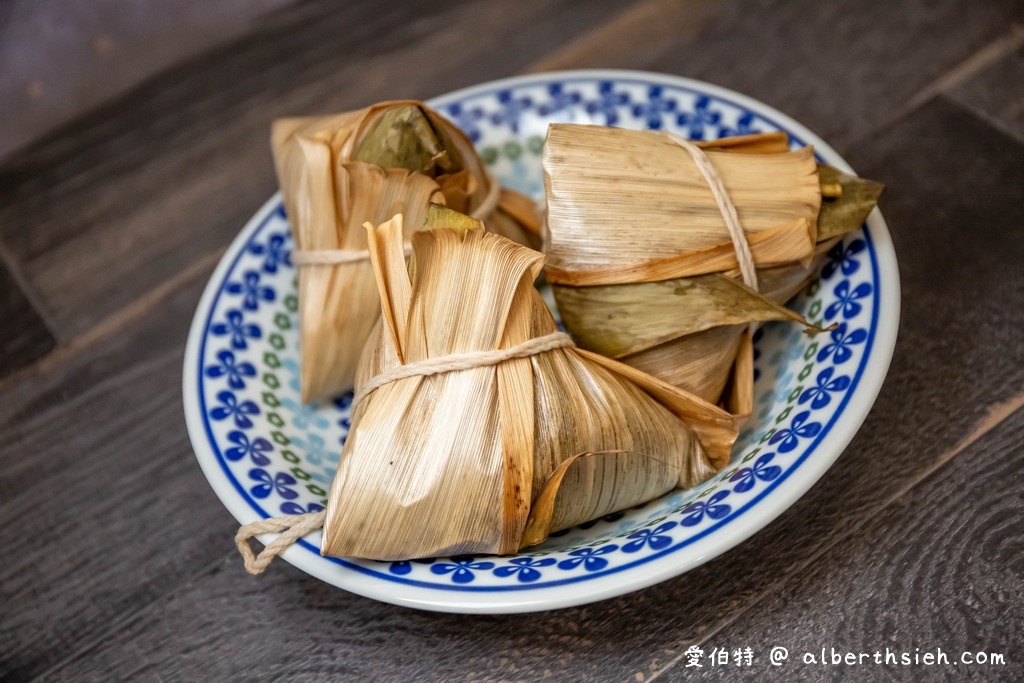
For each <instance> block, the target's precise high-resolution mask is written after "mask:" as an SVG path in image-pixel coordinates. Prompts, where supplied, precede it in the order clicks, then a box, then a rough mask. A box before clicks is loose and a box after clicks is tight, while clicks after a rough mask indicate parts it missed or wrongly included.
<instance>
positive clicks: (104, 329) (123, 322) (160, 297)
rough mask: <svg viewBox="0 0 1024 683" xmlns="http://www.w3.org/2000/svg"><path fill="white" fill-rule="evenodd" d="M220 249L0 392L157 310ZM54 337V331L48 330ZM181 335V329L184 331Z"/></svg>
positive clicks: (211, 263) (4, 382) (206, 268)
mask: <svg viewBox="0 0 1024 683" xmlns="http://www.w3.org/2000/svg"><path fill="white" fill-rule="evenodd" d="M223 253H224V249H223V248H218V249H215V250H213V251H211V252H209V253H207V254H205V255H204V256H202V257H200V258H198V259H196V261H194V262H193V263H192V264H191V265H189V266H188V267H186V268H184V269H182V270H181V271H179V272H178V273H177V274H175V275H174V276H173V277H171V278H168V279H167V280H164V281H163V282H162V283H160V284H159V285H156V286H155V287H153V288H152V289H150V290H148V291H146V292H145V293H143V294H142V295H140V296H139V297H138V298H137V299H135V300H134V301H133V302H132V303H130V304H128V305H127V306H124V307H123V308H121V309H120V310H118V311H117V312H115V313H112V314H110V315H109V316H107V317H106V318H104V319H103V320H101V321H100V322H98V323H97V324H96V325H94V326H93V327H91V328H89V329H88V330H86V331H85V332H84V333H83V334H82V335H81V336H79V337H78V338H75V339H72V340H71V341H70V342H68V343H66V344H61V345H59V346H58V347H56V348H55V349H54V350H53V351H51V352H50V353H49V354H47V355H45V356H43V357H41V358H39V359H38V360H36V361H34V362H32V363H29V364H28V365H26V366H24V367H22V368H19V369H18V370H16V371H15V372H13V373H11V374H10V375H8V376H7V377H4V378H3V379H0V392H3V391H4V389H5V388H6V387H7V386H8V385H9V384H13V383H14V382H15V381H21V380H22V379H24V378H25V376H28V375H31V374H33V373H42V372H47V371H49V370H52V369H54V367H55V366H58V365H60V364H61V363H63V362H65V361H67V360H69V359H71V358H73V357H74V356H76V355H78V354H80V353H82V352H83V351H86V350H88V349H89V348H90V347H92V346H94V345H96V344H99V343H101V342H102V341H104V340H105V339H108V338H110V337H112V336H114V335H115V334H117V333H118V332H120V331H121V330H123V329H124V328H125V327H127V326H129V325H130V324H131V323H132V322H134V321H136V320H138V319H140V318H142V317H143V316H144V315H146V314H147V313H152V312H153V311H154V310H156V309H157V308H158V307H159V305H160V303H161V302H162V301H164V300H165V299H168V298H170V297H171V296H172V295H173V294H174V293H175V292H177V290H178V289H179V288H180V287H183V286H184V285H185V284H187V283H189V282H192V281H193V280H194V279H196V278H197V277H203V276H204V275H205V276H206V277H208V274H209V273H210V272H211V271H212V270H213V268H214V267H215V266H216V265H217V262H218V261H219V260H220V257H221V255H222V254H223ZM50 332H51V334H53V330H52V329H51V330H50ZM183 332H184V330H183ZM55 336H56V335H55Z"/></svg>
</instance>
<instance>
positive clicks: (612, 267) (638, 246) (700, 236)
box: [543, 124, 882, 416]
mask: <svg viewBox="0 0 1024 683" xmlns="http://www.w3.org/2000/svg"><path fill="white" fill-rule="evenodd" d="M695 148H696V149H695ZM698 160H699V161H700V163H698ZM543 164H544V178H545V189H546V194H547V210H548V215H547V231H548V234H547V235H546V245H545V248H546V252H547V254H548V257H549V259H550V261H549V265H548V268H547V270H546V276H547V279H548V281H549V282H550V283H552V286H553V290H554V296H555V301H556V302H557V305H558V310H559V312H560V314H561V316H562V320H563V323H564V324H565V326H566V329H568V330H569V331H570V332H571V333H572V335H573V336H574V338H575V339H576V341H577V342H578V343H579V344H580V346H582V347H583V348H587V349H590V350H593V351H596V352H598V353H601V354H603V355H606V356H608V357H611V358H616V359H618V360H621V361H622V362H623V363H626V364H628V365H630V366H632V367H635V368H637V369H640V370H643V371H644V372H647V373H650V374H652V375H655V376H657V377H659V378H660V379H662V380H664V381H666V382H669V383H670V384H672V385H675V386H678V387H681V388H683V389H686V390H688V391H691V392H693V393H695V394H696V395H698V396H700V397H702V398H704V399H705V400H708V401H713V402H721V403H722V404H724V405H725V406H727V407H728V408H729V410H730V411H731V412H732V413H734V414H735V415H738V416H741V415H746V414H748V413H749V412H750V408H751V403H752V400H753V345H752V341H751V336H750V329H751V324H756V323H761V322H766V321H770V320H793V321H796V322H801V323H804V324H808V325H809V323H807V321H806V320H804V319H803V318H802V317H801V316H799V315H798V314H796V313H794V312H793V311H791V310H789V309H787V308H785V307H784V306H782V304H783V303H784V302H785V301H787V300H788V299H789V298H791V297H792V296H793V295H794V294H796V293H797V292H798V291H800V289H802V288H803V287H804V286H805V285H806V284H807V283H808V282H809V280H810V278H811V277H813V274H814V273H815V272H816V271H817V267H818V266H819V265H820V263H821V259H822V258H823V257H824V254H825V252H827V250H828V249H829V248H831V247H832V246H833V245H834V244H835V243H836V241H838V239H840V237H841V236H842V234H844V233H845V232H849V231H851V230H855V229H857V228H859V227H860V226H861V224H862V223H863V221H864V220H865V219H866V217H867V214H868V213H869V212H870V211H871V209H872V208H873V207H874V206H875V203H876V202H877V199H878V196H879V195H880V193H881V190H882V186H881V185H880V184H878V183H874V182H872V181H869V180H863V179H860V178H856V177H853V176H850V175H847V174H843V173H841V172H839V171H837V170H835V169H832V168H830V167H827V166H822V165H819V164H817V163H816V162H815V159H814V150H813V149H812V148H811V147H804V148H802V149H798V150H794V151H790V150H789V143H788V138H787V136H786V135H785V133H766V134H757V135H748V136H739V137H735V138H725V139H722V140H715V141H709V142H700V143H696V144H695V145H693V144H691V143H688V142H686V141H683V140H680V139H679V138H675V137H674V136H669V135H666V134H664V133H660V132H653V131H630V130H623V129H617V128H608V127H603V126H588V125H578V124H553V125H552V126H551V127H550V128H549V130H548V136H547V140H546V141H545V145H544V160H543ZM709 174H710V175H711V180H710V181H709ZM711 181H716V182H720V183H721V186H722V189H723V190H724V196H720V195H718V194H716V193H715V192H714V191H713V190H712V187H711ZM723 202H724V203H725V206H723ZM728 204H732V206H733V208H734V210H735V220H736V224H737V226H738V229H739V230H741V232H742V239H743V241H744V242H745V243H746V244H745V247H746V249H748V250H749V251H748V253H749V256H750V258H751V261H752V264H751V265H752V267H751V268H750V271H749V273H743V280H744V281H740V276H741V263H740V261H739V254H740V252H741V250H740V249H739V248H738V246H737V243H736V240H734V239H733V235H732V234H731V231H730V230H729V229H727V228H728V225H727V220H726V214H727V213H728V211H729V208H728Z"/></svg>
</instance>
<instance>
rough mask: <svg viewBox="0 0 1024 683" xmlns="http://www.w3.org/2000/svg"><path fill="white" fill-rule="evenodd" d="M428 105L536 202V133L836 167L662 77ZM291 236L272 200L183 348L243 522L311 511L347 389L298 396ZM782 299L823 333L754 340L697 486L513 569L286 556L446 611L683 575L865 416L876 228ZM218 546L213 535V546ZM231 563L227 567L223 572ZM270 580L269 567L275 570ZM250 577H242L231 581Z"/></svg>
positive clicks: (777, 504)
mask: <svg viewBox="0 0 1024 683" xmlns="http://www.w3.org/2000/svg"><path fill="white" fill-rule="evenodd" d="M429 104H431V105H432V106H434V107H435V108H437V109H439V110H440V111H441V112H442V113H444V114H445V115H447V116H449V117H450V118H451V119H452V120H453V121H455V122H456V123H458V124H459V125H460V126H461V127H462V128H463V129H464V130H465V131H466V132H467V134H469V135H470V137H471V138H472V139H473V141H474V142H475V143H476V144H477V146H478V149H479V150H480V153H481V155H482V156H483V158H484V160H485V161H486V162H487V163H488V164H489V165H490V167H491V170H492V171H493V172H494V173H495V174H496V175H497V177H498V178H499V179H500V180H501V182H502V183H503V184H505V185H508V186H510V187H513V188H516V189H519V190H522V191H524V192H528V193H530V194H533V195H535V196H537V197H539V196H541V194H542V175H541V166H540V151H541V147H542V145H543V140H544V135H545V132H546V129H547V125H548V124H549V123H551V122H553V121H578V122H592V123H599V124H605V125H616V126H622V127H626V128H639V129H647V128H662V129H666V130H671V131H674V132H676V133H679V134H681V135H684V136H686V137H690V138H703V139H710V138H717V137H722V136H725V135H736V134H742V133H747V132H755V131H769V130H784V131H786V132H788V133H789V135H790V137H791V139H792V144H793V146H794V147H796V146H801V145H804V144H813V145H814V147H815V150H816V151H817V153H818V155H819V157H820V158H821V160H823V161H825V162H826V163H829V164H832V165H833V166H837V167H839V168H842V169H845V170H850V169H849V166H848V165H847V164H846V163H845V162H844V161H843V160H842V159H841V158H840V157H839V156H838V155H837V154H836V153H835V152H834V151H833V150H832V149H831V148H830V147H829V146H828V145H827V144H825V142H824V141H822V140H821V139H819V138H818V137H817V136H815V135H814V134H813V133H811V132H810V131H809V130H807V129H806V128H804V127H803V126H801V125H800V124H798V123H797V122H796V121H793V120H792V119H790V118H789V117H787V116H785V115H784V114H781V113H779V112H777V111H775V110H774V109H772V108H770V107H768V106H765V105H764V104H761V103H760V102H757V101H755V100H753V99H751V98H749V97H746V96H744V95H740V94H738V93H734V92H731V91H729V90H726V89H724V88H719V87H717V86H713V85H709V84H707V83H701V82H699V81H693V80H689V79H684V78H677V77H673V76H665V75H658V74H650V73H641V72H629V71H570V72H560V73H550V74H538V75H532V76H524V77H520V78H512V79H508V80H503V81H495V82H493V83H485V84H483V85H479V86H476V87H473V88H468V89H466V90H460V91H458V92H455V93H451V94H449V95H444V96H442V97H439V98H436V99H434V100H432V101H431V102H430V103H429ZM290 250H291V238H290V237H289V233H288V223H287V219H286V217H285V214H284V211H283V208H282V205H281V199H280V197H279V196H274V197H272V198H271V199H270V201H268V202H267V203H266V204H265V205H264V206H263V208H262V209H260V210H259V211H258V212H257V214H256V215H255V216H254V217H253V218H252V220H251V221H249V223H248V224H247V225H246V226H245V227H244V228H243V229H242V231H241V233H240V234H239V235H238V237H237V238H236V239H235V240H234V242H233V243H232V244H231V246H230V248H229V249H228V251H227V253H225V255H224V257H223V259H222V260H221V262H220V265H219V266H218V267H217V269H216V271H215V272H214V274H213V276H212V277H211V279H210V282H209V284H208V285H207V287H206V291H205V292H204V294H203V297H202V299H201V301H200V302H199V306H198V309H197V310H196V315H195V319H194V320H193V322H192V329H191V332H190V334H189V339H188V347H187V349H186V353H185V367H184V403H185V416H186V420H187V423H188V429H189V434H190V436H191V438H192V444H193V446H194V447H195V451H196V457H197V458H198V460H199V463H200V465H201V466H202V468H203V472H204V473H205V474H206V477H207V478H208V479H209V481H210V484H211V485H212V486H213V489H214V491H215V492H216V493H217V495H218V496H219V497H220V499H221V500H222V501H223V502H224V504H225V506H227V508H228V510H230V511H231V513H232V514H233V515H234V516H235V518H236V519H237V520H238V521H239V522H240V523H247V522H252V521H255V520H257V519H260V518H263V517H273V516H278V515H281V514H289V513H298V512H307V511H311V510H318V509H320V508H321V507H322V506H324V505H325V504H326V499H325V496H326V495H327V491H328V490H329V488H330V482H331V480H332V478H333V475H334V471H335V468H336V466H337V463H338V456H339V452H340V450H341V446H342V443H343V442H344V438H345V434H346V432H347V428H348V406H349V402H350V401H351V394H348V395H345V396H340V397H338V398H337V399H335V400H334V401H332V402H330V403H325V404H323V405H319V406H316V407H313V408H309V407H304V406H302V405H301V403H300V401H299V393H298V353H297V348H298V335H297V331H296V328H297V314H296V311H297V303H298V302H297V297H296V288H295V271H294V268H293V267H292V265H291V263H290V260H289V253H290ZM831 256H832V258H831V260H830V262H829V263H828V264H826V265H825V267H824V268H823V270H822V273H821V277H820V280H818V281H816V282H814V283H812V284H811V285H810V286H809V287H808V288H807V289H806V291H804V292H803V293H802V294H800V295H799V296H798V297H797V298H796V299H794V300H793V302H791V306H793V307H794V308H796V309H797V310H799V311H801V312H802V313H804V314H805V315H807V316H808V317H809V318H811V319H824V321H825V322H826V323H828V324H831V323H833V322H836V323H838V324H839V327H838V329H836V330H835V331H834V332H832V333H830V334H827V335H821V336H819V337H817V338H815V337H809V336H807V335H804V334H801V331H800V329H799V327H798V326H796V325H786V324H779V323H776V324H771V325H768V326H766V327H765V328H763V329H762V331H761V332H759V334H758V337H757V338H756V347H755V348H756V362H755V368H756V378H757V379H756V381H755V408H754V415H753V418H752V419H751V420H750V423H749V426H748V428H747V429H746V431H744V432H743V434H741V435H740V438H739V440H738V441H737V443H736V446H735V448H734V450H733V456H732V462H731V464H730V466H729V467H728V468H726V470H725V471H724V472H722V473H721V474H719V475H717V476H716V477H714V478H712V479H711V480H709V481H707V482H705V483H704V484H702V485H701V486H698V487H696V488H694V489H691V490H687V491H677V492H674V493H672V494H670V495H667V496H664V497H662V498H660V499H658V500H655V501H652V502H650V503H648V504H646V505H643V506H640V507H638V508H634V509H631V510H628V511H625V512H621V513H616V514H613V515H608V516H607V517H605V518H603V519H601V520H598V521H596V522H592V523H588V524H585V525H583V526H581V527H578V528H575V529H572V530H569V531H565V532H560V533H559V534H556V535H555V536H554V537H552V538H551V539H549V540H548V541H546V542H545V543H544V544H543V545H541V546H538V547H537V548H533V549H531V552H528V553H523V554H521V555H517V556H512V557H487V556H479V557H456V558H438V559H434V560H424V561H414V562H372V561H366V560H350V559H339V558H330V557H322V556H321V555H320V554H319V544H320V534H319V532H317V533H316V534H311V535H310V536H308V537H307V538H306V539H305V540H304V541H301V542H300V543H299V544H297V545H295V546H293V547H292V548H290V549H289V550H288V551H287V552H286V553H285V554H284V555H283V558H284V559H285V560H287V561H288V562H291V563H292V564H294V565H295V566H297V567H299V568H300V569H302V570H303V571H306V572H308V573H309V574H311V575H313V576H316V577H317V578H320V579H322V580H323V581H326V582H328V583H330V584H333V585H335V586H338V587H339V588H344V589H345V590H349V591H352V592H354V593H359V594H361V595H365V596H369V597H372V598H376V599H378V600H384V601H387V602H393V603H396V604H401V605H407V606H410V607H419V608H423V609H430V610H440V611H451V612H479V613H499V612H526V611H534V610H545V609H554V608H558V607H567V606H570V605H578V604H582V603H587V602H593V601H596V600H601V599H604V598H609V597H613V596H616V595H621V594H623V593H626V592H629V591H633V590H637V589H639V588H643V587H646V586H650V585H652V584H656V583H658V582H660V581H664V580H665V579H668V578H671V577H673V576H677V575H679V574H682V573H683V572H685V571H687V570H689V569H692V568H693V567H696V566H698V565H700V564H702V563H704V562H707V561H708V560H710V559H711V558H713V557H715V556H716V555H718V554H720V553H722V552H725V551H726V550H728V549H729V548H732V547H733V546H735V545H736V544H738V543H740V542H741V541H743V540H744V539H745V538H747V537H748V536H750V535H751V534H753V533H754V532H755V531H757V530H758V529H760V528H762V527H763V526H765V525H766V524H768V522H770V521H771V520H773V519H774V518H775V517H777V516H778V515H779V514H780V513H781V512H782V511H783V510H785V509H786V508H788V507H789V506H790V505H792V504H793V502H794V501H795V500H796V499H797V498H799V497H800V495H802V494H803V493H804V492H805V491H806V490H807V489H808V488H809V487H810V486H811V485H812V484H814V482H815V481H817V480H818V478H819V477H821V475H822V474H823V473H824V472H825V470H827V469H828V468H829V466H830V465H831V464H832V463H833V462H834V461H835V459H836V458H838V457H839V455H840V453H842V451H843V449H844V448H845V447H846V445H847V444H848V443H849V441H850V439H851V438H852V437H853V435H854V433H855V432H856V431H857V428H858V427H859V426H860V425H861V423H862V422H863V420H864V418H865V416H866V415H867V413H868V410H869V409H870V408H871V405H872V403H873V402H874V400H875V397H876V395H877V394H878V391H879V389H880V388H881V385H882V381H883V379H884V377H885V373H886V370H887V369H888V366H889V361H890V359H891V357H892V351H893V346H894V344H895V341H896V329H897V323H898V318H899V274H898V272H897V267H896V257H895V254H894V253H893V248H892V243H891V241H890V239H889V233H888V231H887V229H886V226H885V222H884V221H883V220H882V216H881V215H880V214H879V213H878V211H875V212H874V214H873V215H872V216H871V217H870V219H869V220H868V222H867V225H866V226H865V227H864V229H863V230H862V231H860V232H857V233H855V234H852V235H849V236H848V237H847V238H846V239H845V240H844V241H843V243H842V244H840V245H839V246H837V247H836V249H834V250H833V252H832V255H831ZM224 542H225V547H229V544H230V543H231V540H230V539H224ZM239 562H241V560H239ZM272 570H273V569H271V571H272ZM239 580H253V581H258V580H259V579H248V578H246V579H241V578H240V579H239Z"/></svg>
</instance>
